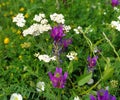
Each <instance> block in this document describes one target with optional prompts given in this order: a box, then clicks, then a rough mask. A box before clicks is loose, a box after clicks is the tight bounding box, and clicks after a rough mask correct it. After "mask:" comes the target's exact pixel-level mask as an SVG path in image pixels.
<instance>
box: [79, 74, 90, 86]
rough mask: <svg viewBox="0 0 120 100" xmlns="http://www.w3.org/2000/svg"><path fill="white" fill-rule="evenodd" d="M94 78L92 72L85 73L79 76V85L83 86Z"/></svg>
mask: <svg viewBox="0 0 120 100" xmlns="http://www.w3.org/2000/svg"><path fill="white" fill-rule="evenodd" d="M91 78H92V73H88V74H84V75H82V76H80V77H79V79H78V85H79V86H82V85H84V84H85V83H87V82H88V81H89V80H90V79H91Z"/></svg>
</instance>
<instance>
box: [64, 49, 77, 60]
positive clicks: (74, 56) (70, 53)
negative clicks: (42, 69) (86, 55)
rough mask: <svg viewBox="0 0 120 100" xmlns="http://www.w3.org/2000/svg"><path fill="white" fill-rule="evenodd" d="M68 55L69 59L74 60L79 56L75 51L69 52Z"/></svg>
mask: <svg viewBox="0 0 120 100" xmlns="http://www.w3.org/2000/svg"><path fill="white" fill-rule="evenodd" d="M66 57H67V58H68V59H69V60H74V59H75V58H76V57H77V53H76V52H75V51H71V52H69V53H68V54H67V55H66Z"/></svg>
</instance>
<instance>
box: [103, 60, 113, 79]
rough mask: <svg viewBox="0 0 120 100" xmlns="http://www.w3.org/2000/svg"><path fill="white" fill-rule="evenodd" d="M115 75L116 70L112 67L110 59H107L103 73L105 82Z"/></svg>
mask: <svg viewBox="0 0 120 100" xmlns="http://www.w3.org/2000/svg"><path fill="white" fill-rule="evenodd" d="M113 73H114V68H113V67H111V64H110V59H109V58H107V64H106V66H105V68H104V72H103V80H104V81H105V80H107V79H109V78H110V77H112V76H113Z"/></svg>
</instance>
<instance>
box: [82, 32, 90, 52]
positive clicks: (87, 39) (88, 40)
mask: <svg viewBox="0 0 120 100" xmlns="http://www.w3.org/2000/svg"><path fill="white" fill-rule="evenodd" d="M83 37H84V38H85V39H86V41H87V43H88V45H89V47H90V50H91V51H92V42H91V41H90V39H89V38H88V37H87V36H86V35H85V33H84V32H83Z"/></svg>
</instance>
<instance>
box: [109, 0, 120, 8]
mask: <svg viewBox="0 0 120 100" xmlns="http://www.w3.org/2000/svg"><path fill="white" fill-rule="evenodd" d="M111 4H112V6H113V7H115V6H117V5H118V4H119V1H118V0H111Z"/></svg>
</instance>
